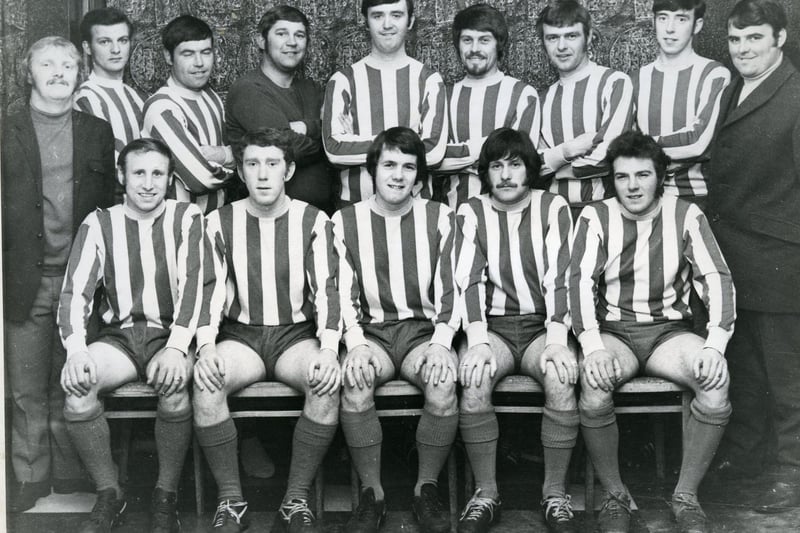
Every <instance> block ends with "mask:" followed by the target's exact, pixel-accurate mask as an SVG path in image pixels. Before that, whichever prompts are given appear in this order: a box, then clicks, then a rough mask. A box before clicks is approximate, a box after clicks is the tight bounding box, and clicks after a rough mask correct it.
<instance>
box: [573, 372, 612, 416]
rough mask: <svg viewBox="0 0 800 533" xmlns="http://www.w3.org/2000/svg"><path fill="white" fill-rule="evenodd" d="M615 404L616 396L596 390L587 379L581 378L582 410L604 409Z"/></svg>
mask: <svg viewBox="0 0 800 533" xmlns="http://www.w3.org/2000/svg"><path fill="white" fill-rule="evenodd" d="M613 402H614V396H613V393H612V392H606V391H604V390H602V389H599V388H597V389H596V388H594V387H592V386H591V385H589V383H588V382H587V381H586V378H584V377H581V399H580V408H581V409H602V408H604V407H605V406H607V405H608V404H609V403H613Z"/></svg>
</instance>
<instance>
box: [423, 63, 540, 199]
mask: <svg viewBox="0 0 800 533" xmlns="http://www.w3.org/2000/svg"><path fill="white" fill-rule="evenodd" d="M449 111H450V135H449V141H448V144H447V149H446V150H445V155H444V160H442V165H441V167H439V170H441V171H443V172H456V173H455V174H453V175H452V176H450V185H449V188H448V193H447V203H448V204H449V205H450V207H451V208H452V209H456V208H457V207H458V206H459V205H461V204H462V203H464V202H466V201H467V199H469V198H472V197H474V196H477V195H479V194H480V191H481V182H480V179H479V178H478V157H479V156H480V153H481V147H482V146H483V142H484V141H485V140H486V137H488V136H489V134H490V133H491V132H493V131H494V130H496V129H497V128H501V127H504V126H505V127H508V128H514V129H515V130H519V131H524V132H526V133H528V134H529V135H530V138H531V141H532V142H533V145H534V146H538V145H539V128H540V127H541V117H540V114H539V95H538V93H537V92H536V89H534V88H533V87H531V86H530V85H528V84H526V83H523V82H521V81H519V80H518V79H516V78H512V77H511V76H506V75H505V74H503V73H502V72H499V71H498V72H497V73H496V75H494V76H491V77H490V78H487V79H482V80H473V79H470V78H464V79H463V80H461V81H459V82H457V83H456V84H455V85H454V86H453V88H452V90H451V91H450V95H449Z"/></svg>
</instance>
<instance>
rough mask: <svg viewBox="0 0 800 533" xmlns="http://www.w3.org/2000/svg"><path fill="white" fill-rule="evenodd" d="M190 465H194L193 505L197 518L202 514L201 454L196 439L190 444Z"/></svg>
mask: <svg viewBox="0 0 800 533" xmlns="http://www.w3.org/2000/svg"><path fill="white" fill-rule="evenodd" d="M192 463H193V464H194V503H195V509H196V510H197V516H198V517H199V516H200V515H202V514H203V510H204V509H203V454H201V453H200V443H198V442H197V437H194V438H193V442H192Z"/></svg>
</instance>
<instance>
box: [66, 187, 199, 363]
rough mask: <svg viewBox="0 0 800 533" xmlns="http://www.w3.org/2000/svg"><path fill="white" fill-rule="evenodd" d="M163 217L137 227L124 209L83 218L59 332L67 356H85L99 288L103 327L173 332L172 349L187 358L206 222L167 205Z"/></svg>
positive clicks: (184, 206)
mask: <svg viewBox="0 0 800 533" xmlns="http://www.w3.org/2000/svg"><path fill="white" fill-rule="evenodd" d="M162 209H163V211H162V212H161V213H160V214H159V215H158V216H156V217H153V218H150V219H147V220H137V219H134V218H131V217H129V216H128V214H127V207H126V206H125V205H115V206H113V207H110V208H108V209H98V210H96V211H94V212H93V213H90V214H89V216H87V217H86V219H84V221H83V223H82V224H81V226H80V228H79V229H78V234H77V235H76V237H75V242H74V244H73V246H72V253H71V255H70V258H69V264H68V266H67V273H66V275H65V276H64V286H63V290H62V292H61V299H60V301H59V307H58V328H59V332H60V334H61V340H62V342H63V343H64V346H65V348H66V349H67V353H68V354H70V353H75V352H78V351H85V350H86V324H87V322H88V320H89V316H90V315H91V313H92V306H93V301H94V295H95V291H96V289H97V288H99V287H102V288H103V292H102V294H103V297H102V298H103V299H102V301H101V302H100V311H99V313H100V318H101V320H102V321H103V323H105V324H107V325H109V326H114V327H119V328H130V327H133V325H134V324H144V325H146V326H147V327H151V328H162V329H170V330H171V333H170V336H169V340H168V341H167V346H168V347H171V348H177V349H178V350H180V351H182V352H184V353H186V351H187V350H188V348H189V344H190V343H191V341H192V338H193V337H194V334H195V330H196V327H197V318H198V315H199V311H200V296H201V292H202V288H203V279H202V253H203V247H202V240H203V215H202V213H201V212H200V209H199V208H198V207H197V206H195V205H192V204H188V203H183V202H176V201H175V200H166V201H165V203H164V206H163V208H162Z"/></svg>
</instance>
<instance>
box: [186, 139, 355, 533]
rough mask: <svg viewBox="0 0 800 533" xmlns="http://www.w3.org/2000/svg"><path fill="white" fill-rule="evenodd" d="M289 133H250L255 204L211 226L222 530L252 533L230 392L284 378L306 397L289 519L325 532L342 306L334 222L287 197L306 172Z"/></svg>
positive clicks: (230, 209)
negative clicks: (312, 493)
mask: <svg viewBox="0 0 800 533" xmlns="http://www.w3.org/2000/svg"><path fill="white" fill-rule="evenodd" d="M291 142H292V140H291V137H290V135H289V133H288V132H287V131H279V130H259V131H256V132H250V133H246V134H245V135H244V136H243V137H242V140H241V144H240V145H239V147H238V153H237V159H238V161H239V163H238V165H239V175H240V176H241V177H242V180H244V182H245V185H246V186H247V190H248V192H249V196H248V197H247V198H244V199H243V200H239V201H237V202H234V203H232V204H229V205H226V206H224V207H222V208H220V209H218V210H216V211H214V212H213V213H211V214H210V215H208V217H207V219H206V251H205V257H204V261H205V274H206V283H205V289H204V294H203V308H202V310H201V315H200V320H199V324H198V330H197V346H198V351H199V354H200V356H199V358H198V359H197V364H196V365H195V370H194V372H195V383H194V397H193V403H194V414H195V417H194V421H195V431H196V432H197V440H198V442H199V443H200V445H201V446H202V447H203V452H204V453H205V456H206V460H207V461H208V464H209V467H210V468H211V472H212V474H214V479H215V480H216V482H217V487H218V491H219V493H218V495H217V496H218V500H219V505H218V506H217V512H216V514H215V515H214V522H213V528H214V529H215V530H219V531H224V532H229V531H243V530H244V529H245V528H246V527H247V522H246V520H245V518H246V517H245V514H246V512H247V502H246V501H244V498H243V495H242V486H241V482H240V480H239V467H238V464H239V463H238V458H237V456H238V454H237V450H236V436H237V435H236V426H235V425H234V423H233V420H232V419H231V415H230V412H229V411H228V405H227V398H228V396H229V395H230V394H232V393H234V392H236V391H238V390H239V389H241V388H243V387H246V386H247V385H250V384H251V383H254V382H256V381H264V380H267V379H269V380H277V381H280V382H283V383H286V384H287V385H290V386H291V387H293V388H295V389H297V390H298V391H301V392H303V393H304V394H305V405H304V406H303V414H302V415H301V416H300V419H299V421H298V422H297V426H296V427H295V431H294V439H293V441H292V459H291V464H290V467H289V483H288V487H287V489H286V494H285V495H284V498H283V503H282V504H281V507H280V515H281V518H282V520H283V521H284V522H285V524H286V526H287V529H288V531H290V532H292V533H294V532H312V531H318V530H317V527H316V525H315V523H314V522H315V520H314V515H313V514H312V513H311V511H310V510H309V508H308V493H309V488H310V486H311V483H312V481H313V480H314V476H315V475H316V471H317V468H318V467H319V465H320V464H321V463H322V460H323V458H324V457H325V452H326V451H327V450H328V446H329V444H330V442H331V440H332V439H333V436H334V434H335V433H336V426H337V423H338V411H339V361H338V349H339V336H340V335H339V316H340V313H339V298H338V296H337V295H336V286H335V285H336V283H335V282H336V261H335V260H334V255H333V245H332V239H331V223H330V220H329V219H328V217H327V216H326V215H325V214H324V213H323V212H322V211H320V210H318V209H317V208H315V207H312V206H310V205H308V204H306V203H305V202H302V201H300V200H292V199H290V198H289V197H288V196H286V192H285V190H284V182H286V181H288V180H290V179H291V177H292V175H293V174H294V170H295V162H294V152H293V150H292V147H291Z"/></svg>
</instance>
